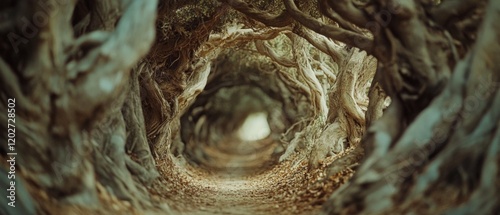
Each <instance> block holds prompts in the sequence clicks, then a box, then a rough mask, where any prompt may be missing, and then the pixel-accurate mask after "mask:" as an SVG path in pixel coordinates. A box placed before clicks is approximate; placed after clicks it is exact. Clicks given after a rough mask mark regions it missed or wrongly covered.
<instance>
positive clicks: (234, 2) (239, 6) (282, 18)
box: [219, 0, 292, 27]
mask: <svg viewBox="0 0 500 215" xmlns="http://www.w3.org/2000/svg"><path fill="white" fill-rule="evenodd" d="M219 1H222V2H224V3H226V4H228V5H230V6H231V7H232V8H234V9H235V10H237V11H239V12H241V13H243V14H245V15H247V16H248V17H250V18H252V19H255V20H257V21H259V22H262V23H263V24H265V25H267V26H273V27H285V26H287V25H290V24H292V19H291V18H290V16H289V15H288V13H287V12H286V11H283V12H282V13H280V14H278V15H272V14H269V13H266V12H263V11H260V10H258V9H256V8H254V7H253V6H251V5H249V4H247V3H246V2H244V1H241V0H219Z"/></svg>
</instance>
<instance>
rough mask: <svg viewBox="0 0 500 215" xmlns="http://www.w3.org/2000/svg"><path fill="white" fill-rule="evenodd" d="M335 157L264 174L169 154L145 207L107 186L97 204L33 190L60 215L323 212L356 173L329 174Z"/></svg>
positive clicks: (295, 161)
mask: <svg viewBox="0 0 500 215" xmlns="http://www.w3.org/2000/svg"><path fill="white" fill-rule="evenodd" d="M335 158H336V157H335V156H334V157H329V158H327V159H326V160H325V161H324V165H323V166H321V167H319V168H317V169H309V167H308V165H307V159H306V156H301V158H299V157H298V156H297V155H295V157H291V158H290V159H289V161H285V162H282V163H280V164H278V165H276V166H274V167H272V168H271V169H269V170H266V171H263V172H261V173H247V174H246V175H235V174H222V173H221V172H219V173H213V172H212V173H211V172H207V171H204V170H202V169H201V168H197V167H194V166H192V165H188V164H185V163H183V162H179V160H177V159H176V158H174V159H172V158H170V157H168V156H167V158H166V159H165V160H159V161H157V162H158V163H157V166H158V169H159V171H160V174H161V176H160V179H159V180H157V181H156V182H155V183H154V184H153V185H152V186H151V187H150V188H149V190H148V191H149V195H150V199H148V200H147V201H148V202H149V203H151V205H149V206H146V207H145V208H142V209H141V208H138V207H134V206H132V204H131V203H130V202H128V201H122V200H118V199H116V198H115V197H113V196H112V195H110V194H109V193H107V192H106V191H105V189H104V188H103V187H102V186H101V185H98V189H97V190H98V192H99V200H100V202H101V205H100V206H99V207H98V208H94V209H92V208H87V207H77V206H73V205H65V204H61V202H57V201H56V200H54V199H51V198H49V197H47V195H46V194H45V193H44V192H41V191H38V192H37V191H33V190H32V191H31V193H32V194H33V193H35V195H34V198H35V201H36V202H39V203H40V206H41V207H42V211H44V212H45V213H46V214H56V215H58V214H64V215H73V214H74V215H80V214H81V215H88V214H96V215H100V214H102V215H105V214H151V215H156V214H174V215H175V214H181V215H184V214H185V215H212V214H234V215H244V214H252V215H260V214H262V215H268V214H271V215H279V214H317V213H318V212H319V211H320V210H321V206H322V204H323V203H324V201H326V199H327V198H328V197H329V196H330V194H331V193H332V192H333V191H334V190H335V189H337V188H338V187H340V185H342V184H344V183H345V182H346V181H347V180H348V179H349V178H350V177H351V176H352V174H353V172H352V171H349V170H346V171H343V172H340V173H338V174H337V175H332V176H327V175H326V169H325V166H326V165H327V164H329V163H331V162H332V161H333V160H334V159H335ZM31 189H36V188H33V187H32V188H31Z"/></svg>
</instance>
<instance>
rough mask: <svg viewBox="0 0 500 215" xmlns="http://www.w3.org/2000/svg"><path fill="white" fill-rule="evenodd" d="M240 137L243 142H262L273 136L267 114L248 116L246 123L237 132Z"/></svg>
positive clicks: (259, 113)
mask: <svg viewBox="0 0 500 215" xmlns="http://www.w3.org/2000/svg"><path fill="white" fill-rule="evenodd" d="M237 134H238V137H239V138H240V139H241V140H243V141H257V140H262V139H264V138H266V137H267V136H269V134H271V128H269V123H268V122H267V113H266V112H258V113H252V114H250V115H248V117H247V118H246V119H245V122H243V124H242V125H241V127H240V128H239V129H238V131H237Z"/></svg>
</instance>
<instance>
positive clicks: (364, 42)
mask: <svg viewBox="0 0 500 215" xmlns="http://www.w3.org/2000/svg"><path fill="white" fill-rule="evenodd" d="M284 3H285V7H286V9H287V11H288V13H289V14H290V16H292V17H293V18H294V19H295V20H297V21H298V22H299V23H300V24H302V25H304V26H305V27H307V28H310V29H311V30H313V31H315V32H317V33H319V34H323V35H325V36H326V37H329V38H331V39H333V40H338V41H340V42H343V43H345V44H348V45H350V46H354V47H357V48H359V49H361V50H364V51H366V52H367V53H368V54H371V53H372V52H373V40H372V39H370V38H368V37H366V36H363V35H361V34H357V33H354V32H351V31H348V30H345V29H342V28H338V27H334V26H331V25H327V24H325V23H322V22H320V21H318V20H316V19H314V18H313V17H311V16H308V15H306V14H304V13H303V12H302V11H300V10H299V9H298V8H297V6H296V5H295V3H294V2H293V0H284Z"/></svg>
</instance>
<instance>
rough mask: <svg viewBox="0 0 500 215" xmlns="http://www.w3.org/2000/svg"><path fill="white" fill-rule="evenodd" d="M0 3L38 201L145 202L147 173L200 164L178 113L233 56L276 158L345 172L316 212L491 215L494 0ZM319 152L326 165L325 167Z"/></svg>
mask: <svg viewBox="0 0 500 215" xmlns="http://www.w3.org/2000/svg"><path fill="white" fill-rule="evenodd" d="M0 8H2V9H1V13H2V14H5V17H9V18H10V19H8V20H7V21H2V23H0V35H1V37H2V38H3V39H2V41H1V42H0V46H1V47H2V52H1V53H0V71H1V72H0V74H1V75H2V79H1V81H2V85H1V87H0V88H1V89H2V90H1V93H0V95H1V97H2V106H0V109H1V110H2V111H5V112H7V109H8V104H7V103H6V102H7V101H8V99H9V98H15V102H16V114H15V117H16V127H17V128H16V139H17V144H16V148H15V151H16V152H17V153H18V154H19V155H18V161H19V166H20V167H21V169H22V172H23V177H24V178H26V179H28V180H29V181H32V182H33V183H34V184H36V186H38V187H40V189H42V190H45V191H48V192H49V194H50V196H52V197H56V198H59V199H60V200H64V201H69V202H71V203H79V204H89V203H92V204H95V203H96V202H95V199H96V183H97V182H98V183H100V184H103V185H104V186H105V187H107V188H108V189H109V190H110V191H111V192H112V193H113V194H114V195H115V196H117V197H118V198H120V199H124V200H129V201H131V202H133V204H134V205H141V204H142V205H149V204H150V201H149V200H148V198H147V197H148V193H147V192H145V190H144V187H147V186H148V185H150V184H151V183H153V182H154V181H155V179H156V178H157V177H158V176H159V175H158V171H157V164H156V162H157V161H159V160H164V159H166V160H167V161H168V162H172V159H173V158H172V157H175V156H181V157H182V156H185V157H187V158H189V157H190V156H191V157H196V156H204V155H203V153H205V152H204V151H203V150H201V149H200V148H197V147H198V146H197V144H194V143H190V142H189V140H188V139H189V137H191V136H193V135H196V134H194V133H193V127H194V123H192V122H190V121H189V117H188V115H185V114H184V113H185V112H187V113H188V114H191V112H192V111H193V109H194V107H196V105H197V104H205V102H204V101H199V100H196V99H197V98H203V95H204V94H203V93H202V94H201V95H200V93H201V92H202V91H203V90H204V88H205V86H207V87H206V88H205V90H210V89H218V88H221V87H228V86H237V84H234V83H232V82H231V81H232V79H231V81H227V80H226V81H225V82H224V81H220V82H218V83H215V82H210V81H212V80H213V78H211V77H219V78H221V79H224V78H225V77H226V76H224V74H223V72H224V71H228V70H235V69H234V68H243V67H239V64H238V63H240V64H241V62H239V60H238V59H237V58H235V57H234V56H243V57H244V58H247V59H248V63H247V66H246V67H244V68H245V69H243V70H242V71H243V72H239V73H238V72H235V74H238V75H239V76H238V75H235V76H237V77H240V80H242V82H241V83H238V84H242V83H244V84H249V85H252V86H257V87H259V88H261V89H263V91H264V92H265V93H266V94H268V95H275V96H274V97H273V96H270V97H273V98H275V99H276V100H278V101H280V102H279V103H281V104H282V105H283V106H282V107H281V110H280V111H278V112H279V114H277V115H276V116H279V117H282V118H285V119H286V120H285V123H284V125H283V127H280V125H278V124H272V125H271V127H274V128H276V131H275V132H276V134H283V136H282V137H281V138H279V137H277V140H278V139H279V140H281V141H282V142H283V144H282V145H281V146H280V147H282V150H277V151H276V154H273V156H274V161H275V162H278V163H279V162H284V161H286V160H290V159H296V157H294V156H292V155H294V154H295V153H298V154H302V155H304V156H305V157H307V158H308V163H309V168H310V169H317V168H320V167H321V166H322V165H326V164H328V168H329V170H328V172H329V175H336V174H339V173H340V172H341V171H343V170H346V169H355V171H356V172H355V174H354V176H353V177H352V178H351V179H350V181H349V182H348V183H346V184H344V185H343V187H341V188H339V189H337V190H336V191H335V192H334V193H333V194H332V195H331V196H330V197H329V199H328V201H326V202H325V203H324V205H323V212H324V213H326V214H387V213H397V214H399V213H411V212H414V213H417V214H427V213H447V214H470V213H478V214H490V213H491V214H494V213H495V212H498V211H500V208H499V206H498V202H500V201H499V197H498V195H497V194H496V193H495V192H494V191H495V190H498V187H499V183H498V182H497V181H498V180H496V178H497V177H499V172H498V163H499V162H498V161H499V160H498V157H499V156H498V153H499V146H498V144H499V143H500V140H499V134H500V131H499V130H498V128H499V127H498V121H499V120H498V119H499V118H500V116H499V112H498V109H499V107H500V103H499V102H500V97H499V93H498V92H499V90H498V88H499V85H498V82H499V78H500V77H498V75H497V73H498V70H499V68H498V67H497V66H496V64H494V62H495V59H496V58H497V56H500V55H499V53H498V52H499V51H498V50H500V49H499V48H500V47H499V43H498V41H496V39H497V38H499V35H498V34H499V30H498V29H500V28H499V27H500V26H498V24H497V23H495V20H496V19H498V18H499V17H498V16H499V14H498V11H499V10H500V3H497V2H496V1H492V0H490V1H486V0H480V1H472V0H443V1H436V0H399V1H397V0H371V1H350V0H338V1H333V0H318V1H314V2H300V1H293V0H283V1H253V2H252V3H247V2H244V1H243V0H220V2H218V1H212V0H203V1H162V2H159V3H157V2H156V1H145V2H142V1H129V0H123V1H109V2H100V1H91V0H81V1H69V2H59V1H56V0H47V1H42V0H40V1H35V4H33V3H32V4H29V3H28V2H27V1H6V2H3V3H0ZM230 8H232V9H234V10H231V9H230ZM266 10H267V11H266ZM192 11H196V13H192ZM235 11H238V12H235ZM138 17H140V19H138ZM155 32H156V37H155ZM138 35H140V37H139V36H138ZM153 44H154V45H153ZM245 50H246V51H245ZM224 56H226V57H224ZM231 56H233V57H231ZM222 67H225V68H226V70H222V69H220V68H222ZM217 68H219V70H217ZM227 68H231V69H227ZM262 68H265V69H262ZM261 70H268V71H271V72H270V73H269V75H267V76H266V77H267V78H266V81H263V82H262V83H260V84H259V83H257V82H252V81H249V80H251V78H250V77H251V76H252V75H255V76H256V77H259V76H262V73H258V72H257V73H256V74H251V73H252V72H251V71H261ZM221 73H222V74H221ZM232 78H234V77H232ZM245 78H248V80H246V79H245ZM228 80H230V78H228ZM207 82H208V84H207ZM269 86H271V87H269ZM273 86H274V87H275V88H273ZM205 94H210V93H208V92H205ZM280 94H281V95H280ZM198 95H200V96H198ZM368 98H369V103H367V102H366V101H367V100H368ZM389 99H390V105H388V100H389ZM80 103H82V104H83V105H82V104H80ZM192 104H194V105H192ZM387 105H388V106H387ZM192 115H193V114H192ZM194 115H196V114H194ZM194 115H193V116H194ZM7 117H8V116H5V115H2V116H1V117H0V118H1V120H2V121H7ZM191 118H192V117H191ZM225 122H226V121H222V122H220V123H222V124H224V123H225ZM6 126H7V125H4V124H2V127H1V128H2V129H3V130H7V127H6ZM183 132H184V133H183ZM293 134H295V135H293ZM1 135H2V136H1V137H2V140H4V139H5V140H6V139H8V136H6V134H4V133H2V134H1ZM202 139H203V138H202ZM310 140H311V141H310ZM332 140H335V143H332ZM1 150H2V154H4V155H5V154H7V153H8V152H11V151H12V150H10V149H9V148H8V145H5V144H4V145H2V146H1ZM196 150H201V155H200V153H197V152H196ZM332 153H333V154H336V155H337V157H339V158H338V159H336V160H334V161H333V162H332V163H327V162H326V160H327V159H326V158H327V157H331V154H332ZM162 154H166V156H165V155H162ZM165 157H166V158H165ZM198 160H203V159H198ZM358 163H359V166H358V167H356V168H354V166H357V165H358ZM172 171H173V170H172ZM94 176H95V177H94ZM136 182H138V183H136ZM495 188H497V189H495ZM444 193H446V196H443V194H444ZM424 197H425V198H424Z"/></svg>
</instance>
